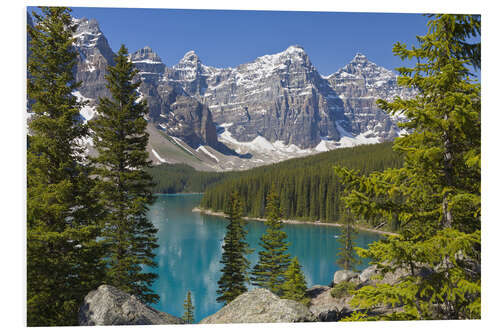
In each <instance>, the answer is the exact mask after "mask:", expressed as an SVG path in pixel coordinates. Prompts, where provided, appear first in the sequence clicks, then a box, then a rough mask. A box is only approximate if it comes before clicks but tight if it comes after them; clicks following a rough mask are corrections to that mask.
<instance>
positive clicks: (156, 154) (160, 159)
mask: <svg viewBox="0 0 500 333" xmlns="http://www.w3.org/2000/svg"><path fill="white" fill-rule="evenodd" d="M151 152H153V155H154V156H155V157H156V158H157V159H158V161H160V162H161V163H167V161H166V160H165V159H163V158H162V157H161V156H160V154H158V153H157V152H156V150H154V149H151Z"/></svg>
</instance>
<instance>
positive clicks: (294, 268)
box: [283, 257, 311, 305]
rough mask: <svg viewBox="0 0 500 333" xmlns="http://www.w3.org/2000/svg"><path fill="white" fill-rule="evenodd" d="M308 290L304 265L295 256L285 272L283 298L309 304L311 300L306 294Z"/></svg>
mask: <svg viewBox="0 0 500 333" xmlns="http://www.w3.org/2000/svg"><path fill="white" fill-rule="evenodd" d="M306 290H307V284H306V278H305V277H304V274H303V273H302V267H301V266H300V264H299V259H298V258H297V257H294V258H293V259H292V261H291V263H290V265H289V266H288V269H287V270H286V272H285V282H284V283H283V298H286V299H291V300H294V301H297V302H301V303H303V304H305V305H309V303H310V301H311V300H310V299H309V298H308V297H307V296H306Z"/></svg>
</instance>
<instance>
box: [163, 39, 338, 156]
mask: <svg viewBox="0 0 500 333" xmlns="http://www.w3.org/2000/svg"><path fill="white" fill-rule="evenodd" d="M167 80H168V81H169V83H171V84H172V85H176V86H179V87H181V88H182V89H183V90H184V91H185V92H186V93H188V94H189V95H191V96H193V97H195V98H197V99H198V100H199V101H200V102H202V103H204V104H206V105H208V107H209V108H210V111H211V112H212V115H213V117H214V120H215V121H216V122H217V123H219V124H228V125H227V126H225V129H226V130H227V131H229V132H230V133H231V135H232V137H233V138H234V139H235V140H237V141H241V142H248V141H252V140H254V139H255V138H257V137H259V136H261V137H263V138H265V139H266V140H267V141H270V142H276V141H280V142H281V143H282V144H283V145H292V144H293V145H295V146H297V147H300V148H310V147H314V146H316V145H317V144H318V143H319V142H320V141H321V138H328V139H330V140H338V139H339V138H340V135H339V132H338V131H337V128H336V126H335V120H336V119H344V116H343V111H342V109H343V104H342V101H341V100H340V99H339V98H338V96H337V95H336V93H335V91H334V90H333V89H331V87H330V86H329V84H328V82H327V81H326V80H324V79H323V78H321V75H320V74H319V73H318V71H317V70H316V69H315V68H314V66H313V65H312V63H311V61H310V60H309V57H308V56H307V54H306V52H305V51H304V49H303V48H301V47H300V46H290V47H289V48H287V49H286V50H285V51H283V52H281V53H278V54H274V55H265V56H262V57H259V58H257V59H256V60H254V61H252V62H250V63H247V64H243V65H240V66H238V67H236V68H224V69H219V68H214V67H209V66H205V65H203V64H202V63H201V61H200V59H199V58H198V56H197V55H196V54H195V53H194V52H193V51H190V52H188V53H187V54H186V55H185V56H184V57H183V58H182V59H181V61H180V62H179V63H178V64H177V65H175V66H174V67H173V68H172V69H171V70H169V71H168V72H167ZM229 124H230V125H229Z"/></svg>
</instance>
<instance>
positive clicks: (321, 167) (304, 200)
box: [201, 142, 403, 229]
mask: <svg viewBox="0 0 500 333" xmlns="http://www.w3.org/2000/svg"><path fill="white" fill-rule="evenodd" d="M391 145H392V143H389V142H386V143H381V144H376V145H364V146H358V147H353V148H343V149H337V150H333V151H329V152H325V153H321V154H317V155H314V156H309V157H305V158H297V159H291V160H287V161H284V162H281V163H276V164H273V165H268V166H262V167H258V168H255V169H251V170H247V171H243V172H239V173H237V174H236V173H235V174H232V175H231V176H230V177H227V178H225V179H222V180H221V181H220V182H217V183H215V184H214V185H211V186H208V187H207V189H206V191H205V194H204V196H203V199H202V202H201V206H202V208H204V209H211V210H215V211H226V210H227V208H228V207H227V205H228V203H229V197H230V194H231V193H232V192H234V191H236V192H238V193H239V195H240V197H241V200H242V202H243V213H244V215H245V216H250V217H264V215H265V207H266V196H267V194H268V193H269V192H270V190H271V188H272V187H273V186H274V187H275V188H276V191H277V192H278V194H279V198H280V207H281V209H282V210H283V217H284V218H285V219H297V220H308V221H318V220H320V221H322V222H335V221H338V220H339V219H340V218H341V214H340V209H341V201H340V197H341V194H342V191H343V187H342V185H341V183H340V182H339V180H338V178H337V176H336V175H335V172H334V166H343V167H349V168H355V169H358V170H361V172H362V174H368V173H370V172H372V171H381V170H384V169H387V168H398V167H400V166H401V165H402V163H403V160H402V158H401V156H400V155H398V154H397V153H395V152H394V151H393V150H392V149H391ZM391 229H397V225H393V226H391Z"/></svg>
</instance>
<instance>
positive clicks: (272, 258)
mask: <svg viewBox="0 0 500 333" xmlns="http://www.w3.org/2000/svg"><path fill="white" fill-rule="evenodd" d="M279 202H280V201H279V197H278V195H277V194H276V191H275V190H274V188H273V189H271V191H270V192H269V194H268V196H267V204H266V215H267V221H266V225H267V229H266V232H265V233H264V234H263V235H262V237H261V239H260V246H261V247H262V248H263V249H264V250H262V251H259V261H258V262H257V264H256V265H255V266H254V268H253V270H252V284H253V285H255V286H259V287H262V288H266V289H269V290H270V291H272V292H273V293H275V294H276V295H278V296H282V295H283V283H284V282H285V272H286V270H287V268H288V265H289V264H290V254H288V253H286V252H287V250H288V243H287V242H286V241H285V240H286V238H287V235H286V233H285V232H284V231H283V230H281V229H282V227H283V223H282V222H281V221H280V219H281V211H280V207H279Z"/></svg>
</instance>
